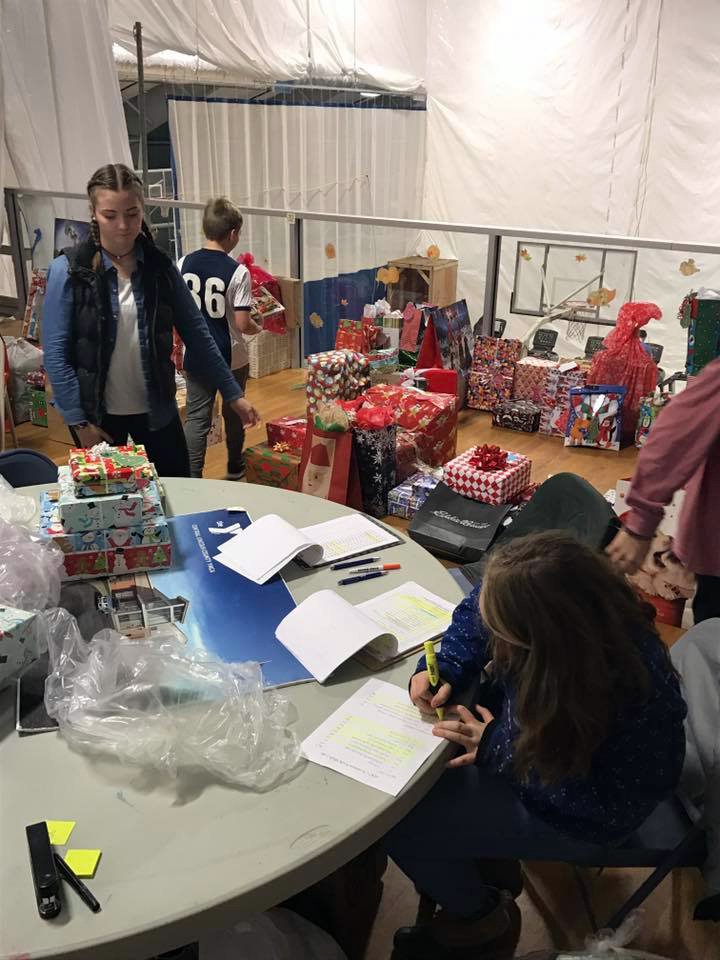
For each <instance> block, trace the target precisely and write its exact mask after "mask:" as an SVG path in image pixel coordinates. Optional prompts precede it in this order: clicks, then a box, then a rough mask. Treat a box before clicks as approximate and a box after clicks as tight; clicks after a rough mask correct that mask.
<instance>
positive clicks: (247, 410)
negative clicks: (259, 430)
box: [230, 397, 260, 427]
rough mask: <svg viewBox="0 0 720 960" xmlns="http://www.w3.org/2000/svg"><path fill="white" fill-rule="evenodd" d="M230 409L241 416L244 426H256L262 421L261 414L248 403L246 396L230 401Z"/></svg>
mask: <svg viewBox="0 0 720 960" xmlns="http://www.w3.org/2000/svg"><path fill="white" fill-rule="evenodd" d="M230 409H231V410H234V412H235V413H236V414H237V415H238V416H239V417H240V419H241V420H242V423H243V426H245V427H256V426H257V425H258V424H259V423H260V414H259V413H258V412H257V410H256V409H255V407H254V406H253V405H252V404H251V403H248V401H247V400H246V399H245V397H236V398H235V400H232V401H231V402H230Z"/></svg>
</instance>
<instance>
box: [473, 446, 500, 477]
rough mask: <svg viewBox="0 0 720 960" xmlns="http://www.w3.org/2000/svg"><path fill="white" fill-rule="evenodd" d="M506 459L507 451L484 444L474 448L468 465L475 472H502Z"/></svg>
mask: <svg viewBox="0 0 720 960" xmlns="http://www.w3.org/2000/svg"><path fill="white" fill-rule="evenodd" d="M507 458H508V455H507V450H501V449H500V447H497V446H495V445H492V446H491V445H490V444H489V443H484V444H483V445H482V446H481V447H475V449H474V450H473V452H472V456H471V457H470V459H469V461H468V463H469V465H470V466H471V467H474V468H475V469H476V470H504V469H505V467H506V466H507Z"/></svg>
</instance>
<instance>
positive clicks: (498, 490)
mask: <svg viewBox="0 0 720 960" xmlns="http://www.w3.org/2000/svg"><path fill="white" fill-rule="evenodd" d="M478 449H479V448H478V447H472V448H471V449H470V450H466V451H465V453H461V454H460V456H459V457H455V459H454V460H451V461H450V463H446V464H445V470H444V472H443V483H446V484H447V485H448V487H450V488H451V489H452V490H454V491H455V492H456V493H460V494H462V496H463V497H469V498H470V499H471V500H479V501H480V502H481V503H492V504H495V505H496V506H497V505H499V504H502V503H510V502H511V501H512V500H514V498H515V497H517V496H518V494H520V493H522V491H523V490H524V489H525V488H526V487H527V486H528V484H529V483H530V468H531V467H532V461H531V460H530V458H529V457H525V456H523V454H521V453H509V452H508V453H507V461H506V463H505V466H503V467H501V468H500V469H499V470H483V469H482V468H481V467H478V466H475V465H474V464H473V460H475V459H476V458H477V451H478Z"/></svg>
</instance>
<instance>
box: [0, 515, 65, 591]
mask: <svg viewBox="0 0 720 960" xmlns="http://www.w3.org/2000/svg"><path fill="white" fill-rule="evenodd" d="M1 499H3V498H2V497H0V500H1ZM21 499H26V498H24V497H23V498H21ZM62 563H63V555H62V552H61V551H60V550H58V548H57V547H54V546H53V545H52V544H49V543H45V542H44V541H43V540H41V539H40V538H39V537H37V536H33V535H32V534H31V533H30V532H29V531H28V530H26V529H25V528H24V527H22V526H19V525H18V524H17V523H6V522H5V521H4V520H0V604H5V605H7V606H8V607H16V608H17V609H18V610H44V609H45V608H46V607H55V606H57V604H58V601H59V599H60V570H61V568H62Z"/></svg>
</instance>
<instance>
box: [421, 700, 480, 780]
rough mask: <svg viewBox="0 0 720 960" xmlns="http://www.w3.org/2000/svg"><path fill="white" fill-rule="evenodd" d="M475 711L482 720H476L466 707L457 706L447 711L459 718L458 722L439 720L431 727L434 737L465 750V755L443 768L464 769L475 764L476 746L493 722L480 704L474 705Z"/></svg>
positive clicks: (449, 762) (449, 761) (455, 758)
mask: <svg viewBox="0 0 720 960" xmlns="http://www.w3.org/2000/svg"><path fill="white" fill-rule="evenodd" d="M475 709H476V710H477V712H478V713H479V714H480V716H481V717H482V720H478V719H477V717H475V716H474V715H473V714H472V713H471V712H470V710H468V708H467V707H463V706H461V705H460V704H458V705H457V706H455V707H450V708H449V709H448V713H453V714H455V715H456V716H457V717H459V719H458V720H439V721H438V722H437V723H436V724H435V726H434V727H433V734H434V735H435V736H436V737H443V739H445V740H449V741H450V742H451V743H457V744H459V745H460V746H461V747H464V748H465V753H461V754H460V756H459V757H453V759H452V760H448V762H447V763H446V764H445V766H447V767H465V766H467V765H468V764H471V763H475V757H476V756H477V748H478V744H479V743H480V741H481V740H482V736H483V734H484V733H485V731H486V729H487V726H488V724H489V723H491V722H492V720H494V717H493V715H492V714H491V713H490V711H489V710H488V709H486V708H485V707H481V706H480V704H476V706H475Z"/></svg>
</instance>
